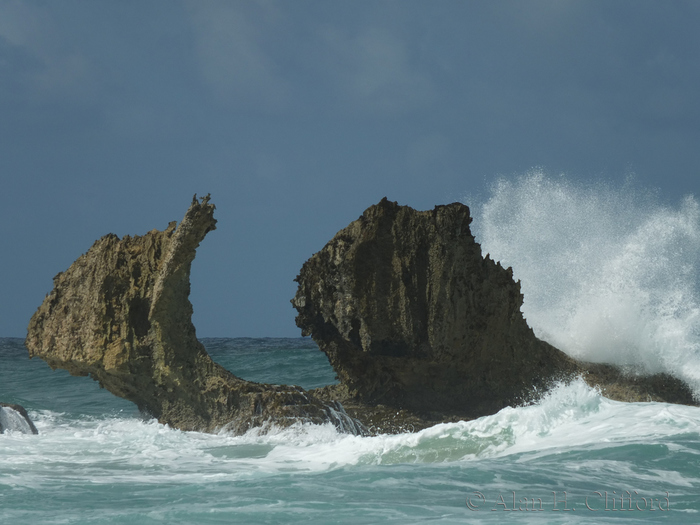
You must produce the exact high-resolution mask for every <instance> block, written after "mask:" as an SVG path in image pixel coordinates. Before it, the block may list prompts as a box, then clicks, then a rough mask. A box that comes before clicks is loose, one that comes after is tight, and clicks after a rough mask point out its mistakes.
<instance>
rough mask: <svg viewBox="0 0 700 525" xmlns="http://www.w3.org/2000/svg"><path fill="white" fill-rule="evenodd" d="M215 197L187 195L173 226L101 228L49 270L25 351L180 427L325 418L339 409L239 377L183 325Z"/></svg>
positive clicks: (235, 427)
mask: <svg viewBox="0 0 700 525" xmlns="http://www.w3.org/2000/svg"><path fill="white" fill-rule="evenodd" d="M215 225H216V220H215V219H214V205H213V204H210V203H209V197H208V196H207V197H204V198H202V200H201V202H199V201H198V200H197V198H196V196H195V198H194V199H193V201H192V205H191V206H190V208H189V209H188V210H187V213H186V214H185V217H184V218H183V220H182V222H181V223H180V224H179V226H176V223H175V222H171V223H170V225H169V226H168V228H167V229H166V230H164V231H158V230H152V231H150V232H148V233H147V234H146V235H143V236H134V237H130V236H125V237H124V238H123V239H119V238H118V237H117V236H116V235H112V234H110V235H106V236H104V237H102V238H101V239H99V240H98V241H96V242H95V244H94V245H93V246H92V247H91V248H90V250H88V252H87V253H86V254H84V255H82V256H81V257H80V258H78V259H77V260H76V261H75V262H74V263H73V264H72V265H71V267H70V268H69V269H68V270H67V271H65V272H63V273H59V274H58V275H57V276H56V277H55V278H54V289H53V291H52V292H51V293H50V294H49V295H48V296H47V297H46V299H45V300H44V302H43V304H42V305H41V306H40V307H39V309H38V310H37V312H36V313H35V314H34V316H33V317H32V319H31V321H30V323H29V329H28V334H27V339H26V342H25V344H26V346H27V348H28V349H29V355H30V357H35V356H37V357H40V358H42V359H44V360H45V361H46V362H47V363H48V364H49V365H50V366H51V367H52V368H64V369H66V370H68V371H69V372H70V373H71V374H73V375H82V376H85V375H90V376H91V377H92V378H93V379H95V380H96V381H99V383H100V385H101V386H103V387H104V388H106V389H107V390H109V391H110V392H112V393H113V394H115V395H117V396H120V397H123V398H125V399H128V400H130V401H133V402H134V403H136V405H137V406H138V407H139V409H141V410H142V411H144V412H146V413H148V414H150V415H153V416H154V417H156V418H157V419H158V420H159V421H161V422H162V423H166V424H169V425H171V426H173V427H176V428H179V429H182V430H204V431H210V432H211V431H216V430H218V429H222V428H225V429H226V430H227V431H230V432H233V433H235V434H241V433H244V432H245V431H247V430H248V429H249V428H251V427H255V426H262V425H264V424H265V425H269V424H270V423H272V424H274V425H277V426H288V425H290V424H293V423H295V422H297V421H304V422H309V423H326V422H332V423H334V424H335V425H336V426H338V427H339V428H343V429H345V430H346V431H353V432H361V430H362V427H361V425H359V424H356V425H348V421H347V417H346V416H345V415H344V414H343V413H342V407H339V406H338V405H337V404H336V403H332V404H330V405H329V404H327V403H324V402H322V401H321V400H319V399H318V398H317V397H316V396H314V395H312V394H310V393H308V392H306V391H304V389H302V388H300V387H297V386H287V385H267V384H260V383H253V382H250V381H244V380H242V379H239V378H238V377H236V376H234V375H233V374H231V373H230V372H228V371H227V370H225V369H224V368H223V367H221V366H220V365H218V364H217V363H215V362H214V361H212V359H211V358H210V357H209V355H208V354H207V352H206V350H205V349H204V347H203V346H202V344H201V343H200V342H199V341H198V340H197V337H196V333H195V327H194V326H193V325H192V321H191V317H192V305H191V303H190V301H189V299H188V297H189V292H190V281H189V275H190V266H191V263H192V260H193V259H194V257H195V251H196V249H197V247H198V246H199V243H200V242H201V241H202V239H203V238H204V236H205V235H206V234H207V233H208V232H210V231H212V230H214V229H215Z"/></svg>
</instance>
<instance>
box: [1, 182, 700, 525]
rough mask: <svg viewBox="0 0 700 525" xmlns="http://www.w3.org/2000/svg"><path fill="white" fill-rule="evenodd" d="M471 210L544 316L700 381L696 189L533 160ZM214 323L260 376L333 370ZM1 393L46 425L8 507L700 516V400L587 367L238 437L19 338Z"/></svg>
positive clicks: (245, 516) (173, 519)
mask: <svg viewBox="0 0 700 525" xmlns="http://www.w3.org/2000/svg"><path fill="white" fill-rule="evenodd" d="M473 213H474V215H475V221H474V225H473V226H474V231H475V234H476V236H477V240H478V241H479V242H481V243H482V246H483V251H484V254H486V253H487V252H489V253H491V256H492V257H493V258H495V259H497V260H502V261H503V262H504V263H505V264H506V265H512V266H513V269H514V275H515V277H516V279H520V280H521V282H522V287H523V292H524V295H525V304H524V305H523V312H524V314H525V316H526V318H527V319H528V322H530V324H531V326H532V327H533V329H534V330H535V332H536V333H537V334H538V335H539V336H541V337H543V338H546V339H547V340H549V341H550V342H553V343H554V344H556V345H557V346H559V347H560V348H562V349H563V350H565V351H567V352H568V353H570V354H572V355H575V356H576V357H580V358H584V359H589V360H601V361H604V360H607V361H612V362H616V363H617V364H620V365H621V366H623V367H626V368H627V369H629V371H630V373H638V372H640V371H668V372H671V373H673V374H675V375H677V376H679V377H682V378H683V379H685V380H686V381H687V382H688V383H689V384H690V385H691V386H692V387H693V388H695V389H696V391H698V390H700V388H699V387H700V379H699V378H700V359H699V357H698V356H699V355H700V315H698V312H699V311H700V310H699V309H698V301H697V298H698V297H700V294H698V283H697V280H698V275H700V272H698V266H697V265H698V262H697V261H698V260H700V259H698V254H699V253H700V251H699V249H698V247H699V246H700V235H699V234H698V233H699V232H700V220H699V217H700V213H699V212H698V205H697V203H696V201H695V200H694V199H693V198H690V197H689V198H688V199H686V200H684V201H683V202H682V203H680V204H679V205H677V206H673V205H669V204H666V203H664V202H662V201H661V200H660V199H659V198H658V196H656V195H653V194H651V193H647V192H641V191H638V190H635V191H631V190H630V189H629V188H628V187H619V188H611V187H583V186H576V185H573V184H571V183H569V182H567V181H565V180H560V179H558V178H551V177H546V176H544V175H542V174H541V173H531V174H528V175H526V176H523V177H520V178H517V179H513V180H509V181H501V182H499V183H497V184H496V185H494V188H493V191H492V194H491V196H490V197H489V198H488V199H486V200H485V201H484V202H483V205H479V206H475V207H474V208H473ZM555 219H556V220H555ZM202 342H203V344H204V346H205V347H206V348H207V350H208V351H209V353H210V354H211V355H212V357H213V358H214V360H216V361H217V362H219V363H221V364H222V365H223V366H225V367H226V368H228V369H229V370H231V371H232V372H233V373H234V374H236V375H238V376H239V377H242V378H244V379H248V380H253V381H262V382H268V383H293V384H298V385H301V386H303V387H305V388H313V387H317V386H322V385H326V384H331V383H334V382H335V374H334V372H333V370H332V369H331V367H330V366H329V364H328V362H327V360H326V358H325V356H324V355H323V354H322V353H321V352H320V351H319V350H318V348H317V347H316V345H315V344H314V343H313V342H312V341H311V340H309V339H303V338H292V339H271V338H261V339H250V338H217V339H202ZM0 401H3V402H6V403H18V404H21V405H23V406H24V407H25V408H27V410H28V411H29V413H30V415H31V417H32V418H33V420H34V422H35V424H36V426H37V428H38V430H39V434H38V435H29V434H23V433H21V432H18V431H8V432H6V433H5V434H3V435H0V523H2V524H6V523H7V524H24V523H27V524H29V523H31V524H35V523H38V524H93V523H95V524H96V523H110V524H122V523H123V524H160V523H168V524H180V523H183V524H184V523H187V524H190V523H191V524H209V523H211V524H214V523H221V524H224V523H225V524H229V523H242V524H293V523H305V524H334V523H337V524H352V525H358V524H374V523H387V522H391V523H397V524H399V523H400V524H411V523H436V524H437V523H440V524H464V523H494V524H496V523H497V524H499V525H504V524H515V523H527V524H530V523H537V524H568V523H582V524H588V523H597V524H605V523H673V524H683V523H688V524H691V523H692V524H696V523H698V522H700V408H697V407H688V406H681V405H670V404H665V403H620V402H615V401H611V400H608V399H606V398H604V397H602V396H601V395H600V394H599V392H597V391H596V390H594V389H592V388H590V387H588V386H587V385H585V383H583V381H581V380H576V381H573V382H571V383H569V384H560V385H558V386H557V387H555V388H554V389H553V390H552V391H550V392H549V393H548V394H546V395H545V396H544V397H543V398H542V399H540V401H539V402H537V403H536V404H532V405H529V406H519V407H509V408H506V409H504V410H502V411H500V412H498V413H497V414H494V415H491V416H486V417H482V418H479V419H477V420H473V421H463V422H458V423H450V424H440V425H436V426H434V427H431V428H428V429H425V430H423V431H421V432H416V433H405V434H398V435H383V436H375V437H359V436H350V435H345V434H339V433H338V432H337V431H336V430H335V428H333V427H332V426H330V425H326V426H310V425H301V424H300V425H297V426H293V427H291V428H286V429H274V428H273V429H271V430H270V431H269V432H268V433H267V434H261V433H260V432H259V431H257V430H253V431H250V432H248V433H247V434H245V435H243V436H238V437H235V436H231V435H227V434H218V435H215V434H203V433H198V432H182V431H179V430H175V429H172V428H169V427H167V426H163V425H160V424H158V423H157V422H155V421H153V420H151V419H148V418H145V417H143V416H142V415H141V414H139V412H138V411H137V410H136V408H135V406H134V405H133V404H131V403H129V402H127V401H124V400H122V399H119V398H116V397H114V396H113V395H111V394H110V393H109V392H107V391H105V390H100V388H99V386H98V385H97V384H96V383H95V382H94V381H92V380H90V379H89V378H86V377H71V376H69V375H68V374H67V373H66V372H65V371H62V370H56V371H52V370H51V369H50V368H49V367H48V366H47V365H46V364H45V363H44V362H42V361H40V360H37V359H34V360H29V359H28V358H27V352H26V350H25V349H24V346H23V341H22V339H16V338H4V339H0Z"/></svg>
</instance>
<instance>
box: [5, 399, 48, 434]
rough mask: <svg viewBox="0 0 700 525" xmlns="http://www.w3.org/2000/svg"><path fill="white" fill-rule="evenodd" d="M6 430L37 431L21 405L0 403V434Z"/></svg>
mask: <svg viewBox="0 0 700 525" xmlns="http://www.w3.org/2000/svg"><path fill="white" fill-rule="evenodd" d="M6 430H15V431H19V432H23V433H25V434H38V433H39V431H38V430H37V429H36V427H35V426H34V422H33V421H32V420H31V418H30V417H29V414H27V411H26V410H25V409H24V407H23V406H21V405H13V404H10V403H0V434H3V433H4V432H5V431H6Z"/></svg>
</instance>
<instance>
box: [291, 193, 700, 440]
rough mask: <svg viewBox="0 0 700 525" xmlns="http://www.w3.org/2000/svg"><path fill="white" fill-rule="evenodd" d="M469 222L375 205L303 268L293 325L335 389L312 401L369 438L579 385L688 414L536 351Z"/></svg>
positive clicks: (661, 392)
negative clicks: (338, 404)
mask: <svg viewBox="0 0 700 525" xmlns="http://www.w3.org/2000/svg"><path fill="white" fill-rule="evenodd" d="M471 221H472V219H471V217H470V213H469V208H468V207H467V206H464V205H462V204H458V203H456V204H450V205H448V206H437V207H436V208H435V209H434V210H432V211H425V212H420V211H416V210H414V209H412V208H409V207H407V206H399V205H398V204H397V203H395V202H390V201H388V200H386V199H384V200H382V201H381V202H380V203H379V204H377V205H375V206H371V207H370V208H368V209H367V210H366V211H365V212H364V213H363V215H362V216H361V217H360V218H359V219H358V220H356V221H354V222H352V223H351V224H350V225H349V226H347V227H346V228H344V229H343V230H341V231H340V232H338V233H337V234H336V236H335V237H334V238H333V239H332V240H331V241H330V242H329V243H328V244H326V246H325V247H324V248H323V249H322V250H321V251H320V252H318V253H316V254H315V255H314V256H313V257H311V258H310V259H309V260H308V261H307V262H306V263H305V264H304V265H303V267H302V269H301V271H300V273H299V276H298V277H297V279H296V280H297V282H298V283H299V288H298V291H297V294H296V296H295V297H294V299H293V300H292V304H293V305H294V307H295V308H296V309H297V311H298V316H297V318H296V322H297V325H298V326H299V327H300V328H301V329H302V334H303V335H311V336H312V337H313V339H314V341H316V343H317V344H318V345H319V347H320V348H321V350H322V351H323V352H325V353H326V355H327V356H328V358H329V360H330V363H331V365H332V366H333V368H334V369H335V371H336V372H337V375H338V378H339V379H340V382H341V385H340V386H338V387H331V388H326V389H323V390H322V391H320V392H318V394H319V395H321V396H322V397H326V398H328V399H341V400H342V401H343V402H344V404H345V405H346V408H348V409H349V411H350V410H351V409H352V410H354V413H355V414H356V415H358V417H360V418H361V419H363V421H364V422H365V423H366V424H368V425H375V427H380V428H385V427H386V426H387V425H389V426H390V427H391V426H392V425H394V424H396V423H394V422H392V421H389V420H388V419H387V418H389V419H391V420H396V419H397V411H403V415H401V414H399V417H398V420H399V426H406V425H409V426H414V427H415V426H421V421H423V422H435V421H441V420H442V421H444V420H451V419H454V418H473V417H479V416H483V415H487V414H492V413H495V412H496V411H498V410H500V409H501V408H503V407H505V406H508V405H513V404H518V403H522V402H524V401H527V400H528V399H531V398H532V396H533V395H536V394H537V392H543V391H545V390H546V389H547V388H548V386H549V385H551V383H552V382H553V381H555V380H558V379H566V378H571V377H573V376H575V375H578V374H581V375H583V376H584V378H585V379H586V380H587V381H589V383H591V384H593V385H596V386H600V387H601V390H602V391H603V392H604V393H605V394H606V395H609V396H611V397H613V398H615V399H621V400H645V401H646V400H665V401H671V402H682V403H691V404H692V403H694V400H693V397H692V393H691V392H690V390H689V389H688V387H687V386H686V385H684V384H683V383H681V382H680V381H678V380H676V379H674V378H671V377H670V376H664V375H660V376H654V377H653V378H637V377H629V376H626V375H625V374H622V373H621V372H620V371H619V370H618V369H616V368H614V367H611V366H608V365H591V364H587V363H579V362H576V361H575V360H573V359H571V358H570V357H568V356H567V355H565V354H564V353H563V352H561V351H559V350H557V349H556V348H554V347H553V346H551V345H549V344H548V343H546V342H544V341H541V340H539V339H537V338H536V337H535V335H534V333H533V332H532V330H531V329H530V328H529V327H528V325H527V323H526V321H525V319H524V318H523V316H522V313H521V311H520V307H521V305H522V302H523V296H522V294H521V293H520V285H519V283H516V282H514V281H513V276H512V270H511V269H510V268H509V269H505V268H503V267H502V266H501V265H500V264H499V263H497V262H494V261H493V260H491V259H490V258H489V256H488V255H487V256H486V258H484V257H483V256H482V254H481V248H480V246H479V244H477V243H476V242H475V240H474V237H473V236H472V234H471V232H470V228H469V225H470V223H471ZM369 407H372V410H373V412H372V411H370V410H369ZM370 412H371V413H372V414H373V415H374V416H376V418H375V419H376V420H373V421H370V420H369V419H370V418H368V417H367V414H369V413H370ZM374 416H373V417H374ZM404 423H406V424H404Z"/></svg>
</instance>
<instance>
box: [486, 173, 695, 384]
mask: <svg viewBox="0 0 700 525" xmlns="http://www.w3.org/2000/svg"><path fill="white" fill-rule="evenodd" d="M472 211H473V213H474V216H475V221H474V234H475V236H476V238H477V241H478V242H480V243H481V245H482V250H483V252H484V254H486V253H490V254H491V257H492V258H494V259H495V260H499V261H501V263H502V264H503V265H504V266H512V268H513V273H514V277H515V278H516V279H520V281H521V285H522V291H523V294H524V296H525V302H524V305H523V308H522V310H523V313H524V315H525V317H526V319H527V321H528V323H529V324H530V326H532V328H533V330H534V331H535V333H536V334H537V335H538V337H540V338H542V339H545V340H546V341H548V342H550V343H551V344H553V345H554V346H556V347H558V348H560V349H562V350H563V351H565V352H567V353H568V354H570V355H572V356H574V357H577V358H580V359H584V360H589V361H597V362H611V363H615V364H618V365H622V366H626V367H629V368H632V369H635V370H639V371H644V372H660V371H665V372H669V373H671V374H673V375H675V376H677V377H680V378H681V379H684V380H685V381H687V382H688V383H689V384H690V385H691V386H692V387H693V388H694V390H695V391H696V393H697V392H700V293H699V291H700V290H699V287H698V276H699V275H700V272H699V270H700V268H699V267H698V256H699V255H700V206H699V205H698V201H697V200H696V199H695V198H694V197H692V196H688V197H686V198H684V199H683V200H682V202H681V203H680V204H678V205H676V206H671V205H666V204H664V203H662V202H661V200H660V198H659V196H658V195H657V194H656V193H654V192H652V191H647V190H643V189H639V188H637V187H635V185H634V183H633V181H627V182H626V183H624V184H622V185H618V186H614V185H612V184H594V185H584V184H579V183H574V182H572V181H570V180H567V179H566V178H564V177H559V178H554V177H550V176H547V175H545V174H544V173H542V172H541V171H533V172H530V173H527V174H525V175H522V176H520V177H517V178H514V179H511V180H506V179H501V180H499V181H497V182H496V183H495V184H494V185H493V187H492V193H491V196H490V198H488V200H487V201H486V202H485V203H483V204H482V205H480V206H473V208H472Z"/></svg>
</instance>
